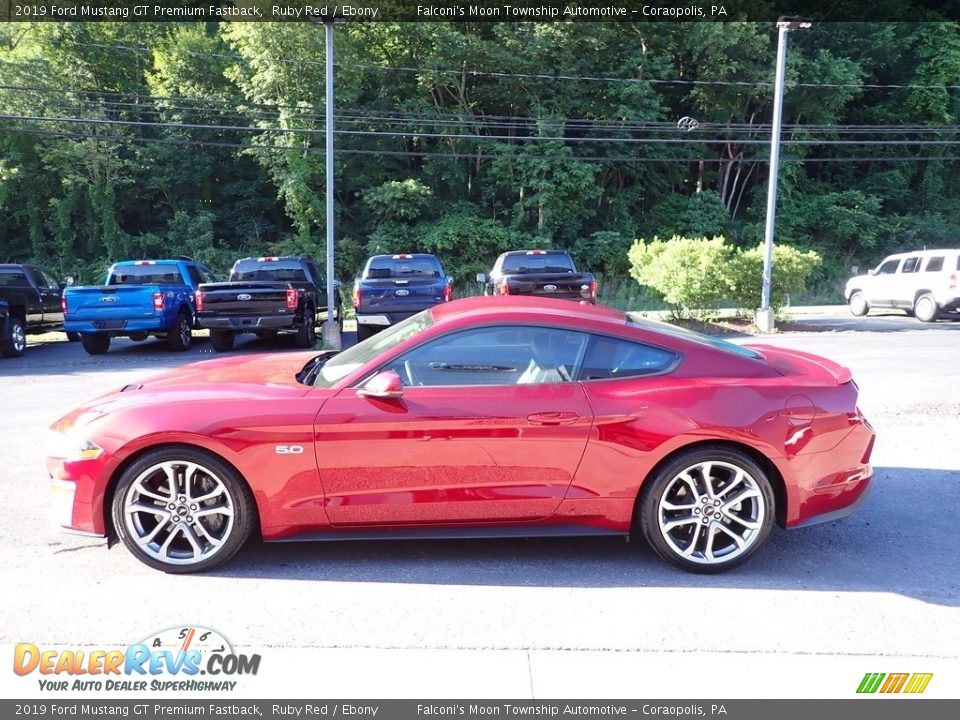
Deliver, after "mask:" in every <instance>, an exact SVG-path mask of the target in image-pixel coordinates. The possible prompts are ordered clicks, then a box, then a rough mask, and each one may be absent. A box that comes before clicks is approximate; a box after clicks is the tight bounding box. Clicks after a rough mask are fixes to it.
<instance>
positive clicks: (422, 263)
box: [363, 257, 440, 280]
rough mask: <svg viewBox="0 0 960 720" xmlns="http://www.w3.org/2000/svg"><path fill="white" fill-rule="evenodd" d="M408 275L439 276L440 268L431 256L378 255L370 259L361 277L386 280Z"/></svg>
mask: <svg viewBox="0 0 960 720" xmlns="http://www.w3.org/2000/svg"><path fill="white" fill-rule="evenodd" d="M410 276H417V277H440V268H439V267H438V266H437V261H436V260H434V259H433V258H432V257H407V258H404V257H383V258H379V257H378V258H373V259H372V260H370V265H369V267H368V268H367V271H366V272H365V273H364V275H363V279H364V280H387V279H390V278H404V277H410Z"/></svg>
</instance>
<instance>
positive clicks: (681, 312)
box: [628, 235, 731, 319]
mask: <svg viewBox="0 0 960 720" xmlns="http://www.w3.org/2000/svg"><path fill="white" fill-rule="evenodd" d="M730 255H731V248H730V246H728V245H727V244H726V242H725V241H724V239H723V238H722V237H715V238H712V239H709V240H708V239H707V238H685V237H680V236H679V235H674V236H673V237H672V238H670V239H669V240H660V239H659V238H657V237H654V238H653V240H651V241H650V242H644V241H643V240H638V241H637V242H635V243H634V244H633V247H631V248H630V252H629V254H628V257H629V259H630V274H631V275H632V276H633V277H634V278H635V279H636V280H637V282H639V283H640V284H641V285H646V286H648V287H650V288H652V289H654V290H656V291H657V292H658V293H659V294H660V295H662V296H663V300H664V302H666V303H667V305H668V306H669V307H670V310H671V312H672V313H673V315H674V317H678V318H679V317H696V318H699V319H702V318H705V317H710V316H713V315H715V314H716V309H717V308H718V307H719V306H720V302H721V301H722V300H723V298H724V297H725V296H726V295H727V291H728V285H727V279H726V276H725V273H724V266H725V265H726V263H727V262H728V261H729V259H730Z"/></svg>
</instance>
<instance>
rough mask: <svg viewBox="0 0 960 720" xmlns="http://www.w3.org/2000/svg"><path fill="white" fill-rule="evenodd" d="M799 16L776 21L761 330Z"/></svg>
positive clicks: (766, 313) (765, 322) (768, 322)
mask: <svg viewBox="0 0 960 720" xmlns="http://www.w3.org/2000/svg"><path fill="white" fill-rule="evenodd" d="M809 27H810V23H809V22H805V21H802V20H795V19H794V20H789V19H786V18H781V19H780V20H778V21H777V74H776V79H775V80H774V91H773V127H772V129H771V132H770V176H769V178H768V180H767V222H766V227H765V228H764V233H763V241H764V252H763V281H762V285H761V288H760V309H759V310H757V313H756V325H757V328H758V329H760V330H761V331H762V332H771V331H772V330H773V308H771V307H770V283H771V281H772V279H773V229H774V226H775V224H776V215H777V175H778V174H779V172H780V128H781V125H782V122H783V80H784V71H785V70H786V66H787V33H788V32H790V31H791V30H796V29H798V28H804V29H806V28H809Z"/></svg>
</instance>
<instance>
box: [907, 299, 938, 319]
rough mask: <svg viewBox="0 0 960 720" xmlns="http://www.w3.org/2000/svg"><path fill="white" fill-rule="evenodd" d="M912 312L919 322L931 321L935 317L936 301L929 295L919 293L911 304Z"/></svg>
mask: <svg viewBox="0 0 960 720" xmlns="http://www.w3.org/2000/svg"><path fill="white" fill-rule="evenodd" d="M913 313H914V315H916V317H917V320H920V321H921V322H933V321H934V320H936V318H937V303H936V301H935V300H934V299H933V298H932V297H930V296H929V295H921V296H920V297H919V298H917V302H916V304H915V305H914V306H913Z"/></svg>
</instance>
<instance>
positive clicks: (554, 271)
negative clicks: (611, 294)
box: [477, 250, 597, 303]
mask: <svg viewBox="0 0 960 720" xmlns="http://www.w3.org/2000/svg"><path fill="white" fill-rule="evenodd" d="M477 282H479V283H480V284H482V285H483V294H484V295H539V296H542V297H555V298H567V299H569V300H579V301H581V302H588V303H596V302H597V281H596V279H595V278H594V277H593V275H591V274H590V273H582V272H579V271H578V270H577V268H576V266H575V265H574V264H573V258H571V257H570V254H569V253H566V252H563V251H562V250H512V251H510V252H505V253H503V254H502V255H501V256H500V257H498V258H497V261H496V262H495V263H494V264H493V269H492V270H491V271H490V274H489V275H485V274H483V273H479V274H478V275H477Z"/></svg>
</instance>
